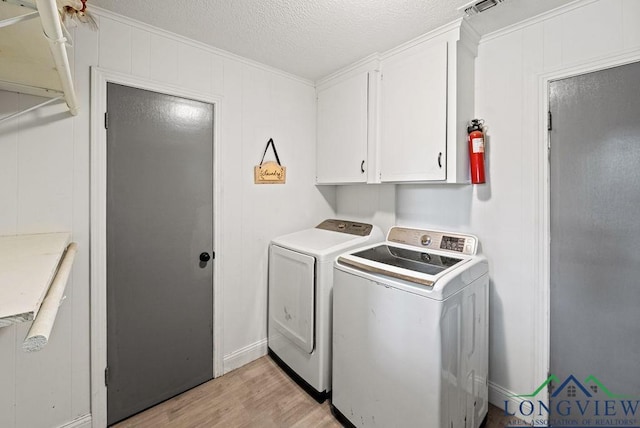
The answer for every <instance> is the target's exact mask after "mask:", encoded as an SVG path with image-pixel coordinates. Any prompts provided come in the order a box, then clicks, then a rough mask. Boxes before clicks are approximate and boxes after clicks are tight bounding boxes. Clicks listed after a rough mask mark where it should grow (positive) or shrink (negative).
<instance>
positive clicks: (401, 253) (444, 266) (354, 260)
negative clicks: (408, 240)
mask: <svg viewBox="0 0 640 428" xmlns="http://www.w3.org/2000/svg"><path fill="white" fill-rule="evenodd" d="M468 260H469V258H468V257H464V256H463V257H452V256H450V255H448V254H447V253H441V254H439V253H435V252H426V251H424V250H422V251H421V250H420V249H411V248H407V247H401V246H394V245H389V243H388V242H387V243H386V244H381V245H375V246H371V247H368V248H365V249H362V250H360V251H356V252H353V253H350V254H343V255H341V256H340V257H339V258H338V262H339V263H342V264H345V265H349V266H352V267H355V268H357V269H360V270H363V271H366V272H373V273H377V274H380V275H386V276H390V277H392V278H398V279H402V280H404V281H409V282H413V283H416V284H420V285H425V286H427V287H433V286H434V284H435V283H436V281H437V279H438V278H439V277H441V276H442V275H444V274H445V273H446V272H448V271H450V270H452V269H454V268H455V267H458V266H460V265H462V264H464V263H465V262H467V261H468Z"/></svg>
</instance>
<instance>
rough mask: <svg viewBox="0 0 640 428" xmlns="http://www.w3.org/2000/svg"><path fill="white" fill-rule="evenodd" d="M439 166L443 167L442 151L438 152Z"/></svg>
mask: <svg viewBox="0 0 640 428" xmlns="http://www.w3.org/2000/svg"><path fill="white" fill-rule="evenodd" d="M438 167H439V168H442V152H440V153H438Z"/></svg>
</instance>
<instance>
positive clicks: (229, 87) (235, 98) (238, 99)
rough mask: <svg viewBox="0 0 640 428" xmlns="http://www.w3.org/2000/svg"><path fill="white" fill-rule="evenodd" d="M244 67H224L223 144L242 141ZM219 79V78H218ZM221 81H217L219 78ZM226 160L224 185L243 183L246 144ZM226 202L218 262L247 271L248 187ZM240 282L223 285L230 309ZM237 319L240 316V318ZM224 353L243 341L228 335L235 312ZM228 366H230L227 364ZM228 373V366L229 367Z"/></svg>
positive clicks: (227, 194)
mask: <svg viewBox="0 0 640 428" xmlns="http://www.w3.org/2000/svg"><path fill="white" fill-rule="evenodd" d="M242 67H243V65H242V64H239V63H238V62H236V61H231V60H229V59H223V60H222V68H223V70H224V79H223V81H222V82H221V84H222V85H223V86H222V91H223V93H224V95H225V98H224V101H223V108H222V111H221V112H220V113H221V116H222V123H221V124H220V125H221V140H222V141H236V142H238V141H242V92H243V85H242ZM214 79H215V78H214ZM215 80H217V79H215ZM221 150H222V157H223V159H224V162H223V164H222V166H221V168H222V171H221V174H222V181H223V183H239V182H241V181H242V178H243V176H244V172H245V171H244V169H243V164H242V153H243V145H242V144H222V148H221ZM222 193H223V199H224V200H225V201H226V203H225V207H223V209H222V210H220V211H216V215H221V216H222V223H223V224H224V225H225V228H224V230H221V231H214V233H221V234H222V237H221V240H222V248H220V249H219V250H218V251H217V252H216V259H218V261H220V262H222V263H223V264H224V266H225V269H227V272H236V275H238V274H237V272H242V270H243V268H242V267H243V261H242V254H243V251H244V250H243V246H242V240H241V239H239V234H240V231H241V230H242V219H241V217H240V215H239V214H240V213H243V212H245V209H244V200H245V195H244V186H238V187H236V188H235V189H232V188H231V187H230V186H223V187H222ZM236 282H239V280H236V281H224V283H223V284H222V293H223V295H224V303H225V305H226V306H227V307H229V308H231V307H237V306H236V305H237V302H236V301H237V300H238V298H237V290H235V289H236ZM236 316H239V314H238V315H236ZM223 323H224V325H223V331H224V334H223V337H222V340H223V350H224V355H227V354H229V353H231V352H232V351H233V350H234V349H238V348H236V346H238V344H239V342H242V341H241V340H238V339H237V338H236V337H235V336H233V335H231V334H230V333H228V332H229V331H230V330H232V329H233V328H234V324H235V319H234V314H233V313H232V311H229V310H226V311H224V321H223ZM225 366H226V363H225ZM225 371H227V370H226V367H225Z"/></svg>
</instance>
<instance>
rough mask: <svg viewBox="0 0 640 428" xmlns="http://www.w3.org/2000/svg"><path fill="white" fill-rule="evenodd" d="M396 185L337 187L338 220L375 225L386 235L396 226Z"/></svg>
mask: <svg viewBox="0 0 640 428" xmlns="http://www.w3.org/2000/svg"><path fill="white" fill-rule="evenodd" d="M396 187H397V186H396V185H395V184H376V185H368V184H355V185H350V186H337V189H336V206H337V210H338V211H337V213H336V216H337V217H338V218H344V219H347V220H355V221H361V222H365V223H371V224H375V225H376V226H378V227H380V228H381V229H382V233H384V234H385V235H386V233H387V232H388V231H389V229H390V228H391V227H392V226H394V225H395V224H396V197H395V196H396Z"/></svg>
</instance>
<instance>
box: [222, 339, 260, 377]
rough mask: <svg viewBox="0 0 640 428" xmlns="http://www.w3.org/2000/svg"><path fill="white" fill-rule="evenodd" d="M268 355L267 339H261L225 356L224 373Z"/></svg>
mask: <svg viewBox="0 0 640 428" xmlns="http://www.w3.org/2000/svg"><path fill="white" fill-rule="evenodd" d="M265 355H267V339H266V338H265V339H262V340H259V341H257V342H255V343H252V344H251V345H247V346H245V347H244V348H240V349H238V350H237V351H233V352H232V353H230V354H227V355H225V356H224V373H225V374H226V373H229V372H230V371H232V370H235V369H237V368H239V367H242V366H244V365H245V364H249V363H250V362H251V361H254V360H257V359H258V358H260V357H263V356H265Z"/></svg>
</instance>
